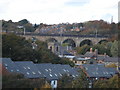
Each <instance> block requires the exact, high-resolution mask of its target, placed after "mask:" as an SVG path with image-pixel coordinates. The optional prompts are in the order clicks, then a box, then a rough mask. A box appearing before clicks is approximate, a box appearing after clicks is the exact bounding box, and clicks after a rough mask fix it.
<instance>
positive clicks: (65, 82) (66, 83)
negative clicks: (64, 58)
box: [58, 74, 73, 88]
mask: <svg viewBox="0 0 120 90" xmlns="http://www.w3.org/2000/svg"><path fill="white" fill-rule="evenodd" d="M72 81H73V78H72V77H71V76H68V75H66V74H65V75H63V76H62V77H61V78H60V79H59V80H58V88H72V83H71V82H72Z"/></svg>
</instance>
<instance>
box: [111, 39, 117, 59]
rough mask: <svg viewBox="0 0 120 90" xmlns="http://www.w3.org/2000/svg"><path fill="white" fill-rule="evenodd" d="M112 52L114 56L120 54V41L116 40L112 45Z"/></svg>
mask: <svg viewBox="0 0 120 90" xmlns="http://www.w3.org/2000/svg"><path fill="white" fill-rule="evenodd" d="M110 51H111V54H112V56H113V57H116V56H118V41H116V40H115V41H114V42H113V44H112V46H111V50H110Z"/></svg>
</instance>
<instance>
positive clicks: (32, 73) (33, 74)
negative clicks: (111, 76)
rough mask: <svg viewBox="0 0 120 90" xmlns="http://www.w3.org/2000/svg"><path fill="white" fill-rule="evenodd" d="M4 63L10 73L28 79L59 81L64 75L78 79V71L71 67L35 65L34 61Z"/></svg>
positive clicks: (5, 61) (9, 60)
mask: <svg viewBox="0 0 120 90" xmlns="http://www.w3.org/2000/svg"><path fill="white" fill-rule="evenodd" d="M2 61H3V62H2V63H3V65H4V66H5V67H7V69H8V71H10V72H18V73H22V74H23V75H24V76H25V77H26V78H41V77H42V78H46V79H48V80H52V79H59V78H60V77H62V76H63V75H64V74H67V75H71V76H72V77H77V76H78V75H79V73H78V72H77V69H75V68H72V67H70V66H69V65H61V64H51V63H41V64H34V63H33V62H32V61H15V62H13V61H12V60H11V59H10V58H3V59H2Z"/></svg>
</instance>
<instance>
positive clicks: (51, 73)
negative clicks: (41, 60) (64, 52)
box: [36, 64, 79, 80]
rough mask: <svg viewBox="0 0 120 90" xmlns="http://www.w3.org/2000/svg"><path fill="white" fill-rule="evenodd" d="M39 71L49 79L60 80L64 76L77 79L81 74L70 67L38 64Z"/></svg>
mask: <svg viewBox="0 0 120 90" xmlns="http://www.w3.org/2000/svg"><path fill="white" fill-rule="evenodd" d="M36 66H37V67H38V69H39V70H40V71H41V72H43V73H44V75H45V76H46V78H47V79H49V80H52V79H59V78H60V77H62V76H63V75H64V74H67V75H71V76H73V77H77V76H78V75H79V73H78V72H77V71H76V70H75V69H74V68H72V67H70V66H69V65H61V64H36Z"/></svg>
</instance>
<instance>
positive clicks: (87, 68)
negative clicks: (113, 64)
mask: <svg viewBox="0 0 120 90" xmlns="http://www.w3.org/2000/svg"><path fill="white" fill-rule="evenodd" d="M80 68H81V69H83V70H84V72H85V73H86V75H87V77H88V79H89V80H91V81H94V80H98V79H101V80H104V79H109V78H111V77H112V76H114V75H115V74H117V73H118V71H117V70H116V69H115V68H108V67H105V66H104V64H83V65H81V66H80Z"/></svg>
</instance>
